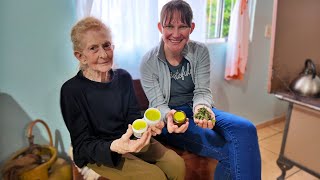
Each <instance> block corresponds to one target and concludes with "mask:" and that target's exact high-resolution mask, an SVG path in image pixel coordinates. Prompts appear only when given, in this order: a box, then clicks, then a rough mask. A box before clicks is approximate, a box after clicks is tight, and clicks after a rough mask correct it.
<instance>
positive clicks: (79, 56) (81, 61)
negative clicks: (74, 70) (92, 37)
mask: <svg viewBox="0 0 320 180" xmlns="http://www.w3.org/2000/svg"><path fill="white" fill-rule="evenodd" d="M73 55H74V56H75V57H76V58H77V59H78V60H79V62H80V63H82V64H86V61H87V60H86V59H85V58H84V57H83V55H82V53H81V52H79V51H74V52H73Z"/></svg>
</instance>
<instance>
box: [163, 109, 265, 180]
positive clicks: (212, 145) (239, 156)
mask: <svg viewBox="0 0 320 180" xmlns="http://www.w3.org/2000/svg"><path fill="white" fill-rule="evenodd" d="M170 108H171V109H175V110H182V111H184V112H185V113H186V115H187V117H188V118H189V127H188V129H187V131H186V132H185V133H181V134H176V133H171V134H170V133H168V131H167V129H166V127H165V128H163V130H162V133H161V135H159V136H158V137H157V139H159V140H160V141H162V142H164V143H167V144H169V145H171V146H175V147H177V148H180V149H184V150H187V151H190V152H192V153H195V154H198V155H200V156H205V157H210V158H214V159H216V160H218V161H219V163H218V165H217V167H216V170H215V174H214V179H215V180H228V179H235V180H240V179H241V180H260V179H261V158H260V150H259V144H258V137H257V130H256V128H255V126H254V125H253V124H252V123H251V122H250V121H248V120H247V119H245V118H242V117H239V116H236V115H233V114H230V113H227V112H224V111H221V110H218V109H216V108H213V109H212V110H213V112H214V114H215V115H216V124H215V126H214V128H213V129H207V128H201V127H198V126H196V124H195V123H194V121H193V112H192V104H186V105H183V106H177V107H170Z"/></svg>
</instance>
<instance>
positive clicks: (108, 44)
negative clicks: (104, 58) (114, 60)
mask: <svg viewBox="0 0 320 180" xmlns="http://www.w3.org/2000/svg"><path fill="white" fill-rule="evenodd" d="M111 46H112V44H111V43H110V42H107V43H105V44H103V49H105V50H110V49H112V48H111Z"/></svg>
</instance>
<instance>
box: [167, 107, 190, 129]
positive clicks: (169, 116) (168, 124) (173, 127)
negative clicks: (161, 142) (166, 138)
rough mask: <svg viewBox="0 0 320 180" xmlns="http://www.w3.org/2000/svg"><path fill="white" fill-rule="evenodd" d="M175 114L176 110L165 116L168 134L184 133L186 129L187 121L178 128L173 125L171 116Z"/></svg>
mask: <svg viewBox="0 0 320 180" xmlns="http://www.w3.org/2000/svg"><path fill="white" fill-rule="evenodd" d="M175 112H176V110H174V109H172V110H171V111H169V112H168V113H167V115H166V118H167V129H168V132H169V133H184V132H186V130H187V129H188V126H189V121H188V120H187V122H186V123H185V124H183V125H181V126H180V127H178V126H177V125H175V124H174V123H173V114H174V113H175Z"/></svg>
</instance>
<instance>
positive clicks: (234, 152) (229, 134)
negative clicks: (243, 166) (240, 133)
mask: <svg viewBox="0 0 320 180" xmlns="http://www.w3.org/2000/svg"><path fill="white" fill-rule="evenodd" d="M220 127H222V126H220ZM225 130H226V131H224V132H225V134H227V135H228V136H229V137H230V138H231V140H232V141H233V144H234V148H233V154H234V156H235V158H234V159H235V161H236V162H234V163H233V164H234V165H235V172H236V179H240V168H239V165H238V163H237V162H239V158H238V154H237V153H236V149H238V148H239V147H238V140H237V139H236V138H235V136H234V135H233V133H232V131H230V132H229V131H228V130H227V128H225ZM229 160H230V161H231V159H230V156H229ZM230 166H231V162H230Z"/></svg>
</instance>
